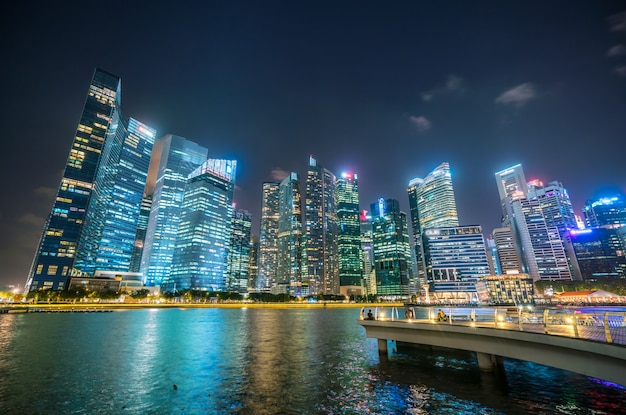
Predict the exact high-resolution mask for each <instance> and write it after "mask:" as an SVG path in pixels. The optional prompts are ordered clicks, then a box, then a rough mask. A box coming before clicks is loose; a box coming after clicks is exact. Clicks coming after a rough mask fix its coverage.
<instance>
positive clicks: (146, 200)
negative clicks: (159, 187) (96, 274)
mask: <svg viewBox="0 0 626 415" xmlns="http://www.w3.org/2000/svg"><path fill="white" fill-rule="evenodd" d="M150 209H152V196H151V195H150V196H147V195H146V196H144V197H143V198H142V199H141V209H140V210H139V219H137V232H135V244H134V246H133V253H132V255H131V258H130V268H129V271H130V272H139V270H140V269H141V256H142V255H143V245H144V243H145V241H146V230H147V229H148V220H149V219H150Z"/></svg>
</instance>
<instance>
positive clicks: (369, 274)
mask: <svg viewBox="0 0 626 415" xmlns="http://www.w3.org/2000/svg"><path fill="white" fill-rule="evenodd" d="M368 213H369V212H368V211H367V210H363V211H361V214H360V215H359V220H360V222H361V226H360V228H361V264H362V267H363V287H364V288H365V293H364V294H376V272H375V270H374V237H373V224H372V216H371V215H369V214H368Z"/></svg>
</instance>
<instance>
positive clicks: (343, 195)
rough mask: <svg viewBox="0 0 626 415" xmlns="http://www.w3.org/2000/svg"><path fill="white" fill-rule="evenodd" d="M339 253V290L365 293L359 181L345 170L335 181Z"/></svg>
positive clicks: (355, 293)
mask: <svg viewBox="0 0 626 415" xmlns="http://www.w3.org/2000/svg"><path fill="white" fill-rule="evenodd" d="M335 198H336V204H337V221H338V225H339V226H338V234H337V253H338V258H339V261H338V262H339V282H340V292H341V294H343V295H348V296H349V295H353V294H354V295H361V294H363V262H362V260H361V221H360V211H359V183H358V177H357V175H356V174H352V173H344V174H342V175H341V177H340V178H338V179H337V182H336V191H335Z"/></svg>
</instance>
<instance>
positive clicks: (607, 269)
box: [570, 227, 626, 280]
mask: <svg viewBox="0 0 626 415" xmlns="http://www.w3.org/2000/svg"><path fill="white" fill-rule="evenodd" d="M618 231H619V229H616V228H611V227H598V228H586V229H580V230H572V231H570V238H571V241H572V245H573V249H574V251H575V252H576V259H577V264H578V266H579V267H580V271H581V276H582V279H584V280H597V279H601V278H607V277H613V278H625V277H626V246H624V244H623V242H622V241H621V240H620V237H619V234H618Z"/></svg>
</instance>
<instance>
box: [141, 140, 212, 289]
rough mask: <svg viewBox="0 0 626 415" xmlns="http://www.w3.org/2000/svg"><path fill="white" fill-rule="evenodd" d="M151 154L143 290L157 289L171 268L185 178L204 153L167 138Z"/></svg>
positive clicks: (204, 155) (201, 149)
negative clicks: (152, 173) (153, 170)
mask: <svg viewBox="0 0 626 415" xmlns="http://www.w3.org/2000/svg"><path fill="white" fill-rule="evenodd" d="M153 152H154V153H156V155H155V157H156V158H157V159H158V160H159V166H158V169H157V170H156V178H155V184H154V193H153V194H152V210H151V211H150V219H149V220H148V229H147V230H146V241H145V244H144V251H143V256H142V257H141V273H142V274H143V275H144V279H145V284H146V285H147V286H160V285H161V283H162V282H163V280H164V279H165V278H166V277H167V276H168V275H169V273H170V268H171V266H172V257H173V255H174V249H175V248H176V235H177V232H178V227H179V223H180V214H181V206H182V202H183V196H184V194H185V186H186V184H187V177H188V176H189V175H190V174H191V173H192V172H193V171H194V170H195V169H197V168H198V166H200V165H201V164H202V163H204V161H205V160H206V158H207V153H208V150H207V149H206V148H204V147H202V146H200V145H198V144H196V143H194V142H193V141H190V140H187V139H185V138H183V137H179V136H176V135H172V134H168V135H166V136H164V137H162V138H160V139H158V140H157V141H156V142H155V145H154V151H153Z"/></svg>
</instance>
